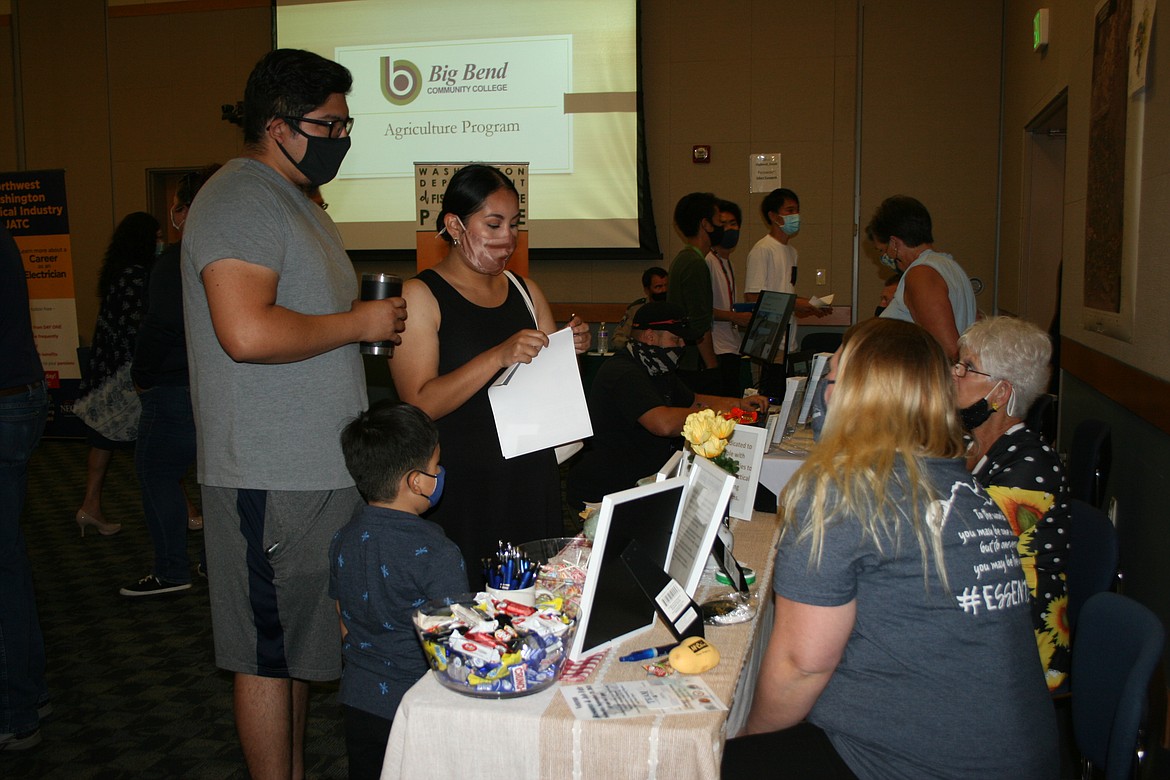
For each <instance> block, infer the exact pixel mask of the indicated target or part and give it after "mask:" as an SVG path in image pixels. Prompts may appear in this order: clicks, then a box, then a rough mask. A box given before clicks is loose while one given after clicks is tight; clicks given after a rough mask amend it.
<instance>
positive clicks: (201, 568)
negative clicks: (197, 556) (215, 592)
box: [195, 563, 207, 579]
mask: <svg viewBox="0 0 1170 780" xmlns="http://www.w3.org/2000/svg"><path fill="white" fill-rule="evenodd" d="M195 571H196V572H198V573H199V576H200V577H202V578H203V579H207V567H206V566H205V565H203V564H202V563H201V564H199V565H198V566H196V567H195Z"/></svg>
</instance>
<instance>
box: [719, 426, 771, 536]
mask: <svg viewBox="0 0 1170 780" xmlns="http://www.w3.org/2000/svg"><path fill="white" fill-rule="evenodd" d="M767 449H768V429H767V428H759V427H757V426H755V425H737V426H735V430H734V431H732V432H731V438H730V439H728V440H727V449H725V450H724V451H723V452H724V454H725V455H727V456H728V457H729V458H732V459H734V460H735V462H736V463H738V464H739V473H738V474H736V475H735V485H734V487H733V488H732V492H731V506H730V509H728V513H729V514H730V515H731V516H732V517H734V518H737V519H739V520H751V519H752V512H753V511H754V510H755V503H756V489H757V488H758V487H759V486H760V467H761V465H762V464H763V462H764V452H765V451H767Z"/></svg>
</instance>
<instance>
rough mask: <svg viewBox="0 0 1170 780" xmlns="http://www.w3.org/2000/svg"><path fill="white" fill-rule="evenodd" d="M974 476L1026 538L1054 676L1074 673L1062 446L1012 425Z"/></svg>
mask: <svg viewBox="0 0 1170 780" xmlns="http://www.w3.org/2000/svg"><path fill="white" fill-rule="evenodd" d="M972 473H973V476H974V477H975V479H976V480H977V481H978V482H979V484H981V485H983V487H985V488H986V489H987V492H988V494H989V495H990V496H991V497H992V498H993V499H994V500H995V502H996V503H997V504H998V505H999V508H1000V509H1002V510H1003V513H1004V514H1005V515H1007V518H1008V522H1010V523H1011V525H1012V529H1013V530H1014V531H1015V532H1016V534H1017V535H1018V536H1019V537H1020V541H1019V545H1018V548H1019V553H1020V564H1021V565H1022V566H1023V569H1024V575H1025V577H1026V578H1027V580H1028V587H1029V589H1030V590H1031V593H1032V624H1033V627H1034V628H1035V630H1036V645H1037V647H1038V648H1039V650H1040V660H1041V661H1042V662H1043V664H1044V673H1045V677H1046V679H1047V681H1048V690H1050V691H1054V690H1056V689H1057V688H1058V687H1060V685H1061V683H1063V682H1064V680H1065V678H1066V677H1067V676H1068V669H1069V630H1068V615H1067V610H1068V588H1067V587H1066V585H1065V576H1064V569H1065V565H1066V564H1067V563H1068V546H1069V542H1068V538H1069V505H1068V498H1069V496H1068V482H1067V480H1066V479H1065V476H1064V469H1063V468H1062V467H1061V464H1060V458H1059V457H1058V456H1057V454H1056V451H1055V450H1054V449H1052V447H1050V446H1048V444H1047V443H1046V442H1045V441H1044V439H1043V438H1041V437H1040V435H1039V434H1037V433H1033V432H1032V431H1030V430H1029V429H1028V428H1026V427H1025V426H1024V424H1023V423H1020V424H1018V425H1015V426H1013V427H1011V428H1009V429H1008V430H1007V431H1006V432H1005V433H1004V434H1003V436H1000V437H999V439H998V440H997V441H996V442H995V443H994V444H992V445H991V449H989V450H988V451H987V454H986V455H984V456H983V458H982V459H981V460H980V461H979V462H978V463H977V464H975V468H974V470H973V472H972Z"/></svg>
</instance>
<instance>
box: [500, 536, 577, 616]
mask: <svg viewBox="0 0 1170 780" xmlns="http://www.w3.org/2000/svg"><path fill="white" fill-rule="evenodd" d="M517 548H518V549H519V550H520V552H521V554H522V555H524V557H526V558H528V559H529V560H531V561H534V562H536V563H538V564H540V570H539V571H538V573H537V575H536V597H537V599H540V598H541V597H544V598H549V597H552V598H560V599H562V600H563V601H564V605H565V612H566V613H568V614H569V615H570V616H571V617H576V616H577V610H578V608H579V607H580V604H581V590H582V589H583V588H584V587H585V575H586V573H587V572H588V569H589V555H590V553H592V552H593V543H592V542H591V541H589V540H588V539H586V538H585V537H584V536H575V537H564V538H559V539H538V540H536V541H535V542H525V543H524V544H521V545H517Z"/></svg>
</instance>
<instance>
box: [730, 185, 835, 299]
mask: <svg viewBox="0 0 1170 780" xmlns="http://www.w3.org/2000/svg"><path fill="white" fill-rule="evenodd" d="M760 214H761V216H763V218H764V224H765V225H767V226H768V235H766V236H764V237H763V238H761V239H760V240H759V241H757V242H756V245H755V246H753V247H752V250H751V251H750V252H748V257H747V280H746V284H745V285H744V296H743V299H744V300H745V301H747V302H748V303H754V302H755V300H756V299H757V298H759V297H760V290H775V291H776V292H786V293H795V292H796V262H797V253H796V248H795V247H793V246H789V243H788V242H789V241H790V240H791V239H792V237H793V236H794V235H796V234H797V233H798V232H799V231H800V198H798V197H797V195H796V193H795V192H793V191H792V190H790V189H788V188H787V187H781V188H779V189H775V190H772V191H771V192H769V193H768V194H767V195H765V196H764V200H763V202H762V203H761V204H760ZM819 313H821V312H820V310H819V309H817V308H816V307H815V306H812V305H810V304H809V302H808V298H797V299H796V314H797V315H798V316H802V317H803V316H808V315H810V314H819Z"/></svg>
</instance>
